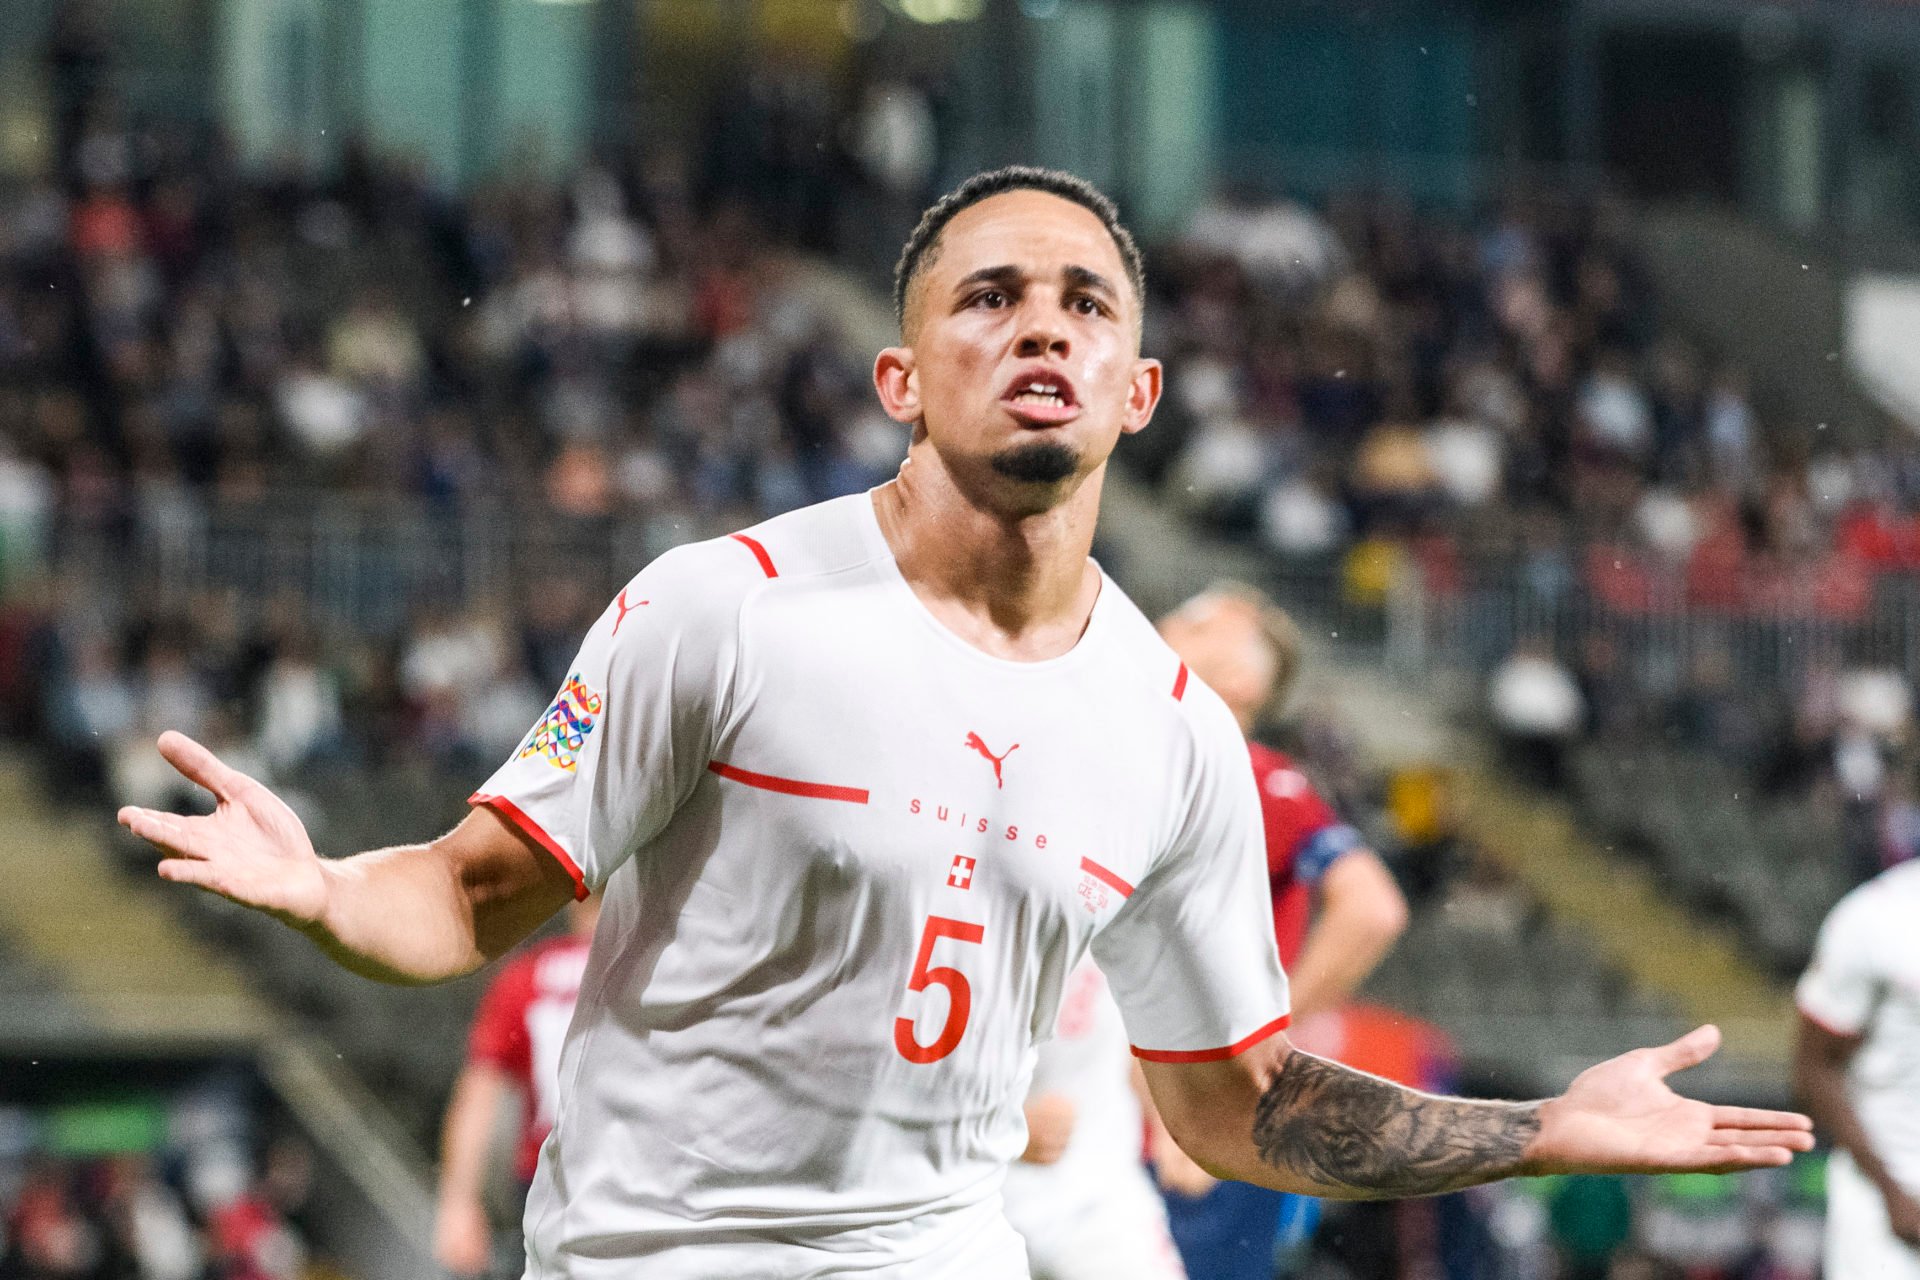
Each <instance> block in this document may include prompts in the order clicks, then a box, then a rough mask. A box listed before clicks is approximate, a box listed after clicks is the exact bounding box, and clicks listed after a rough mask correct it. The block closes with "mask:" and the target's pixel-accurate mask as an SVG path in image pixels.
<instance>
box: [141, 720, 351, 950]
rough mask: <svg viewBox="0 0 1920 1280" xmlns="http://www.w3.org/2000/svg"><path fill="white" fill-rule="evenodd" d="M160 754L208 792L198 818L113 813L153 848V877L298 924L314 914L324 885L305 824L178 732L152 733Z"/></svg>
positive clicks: (270, 795)
mask: <svg viewBox="0 0 1920 1280" xmlns="http://www.w3.org/2000/svg"><path fill="white" fill-rule="evenodd" d="M160 754H161V755H162V756H164V757H165V758H166V761H167V763H168V764H170V765H172V766H173V767H174V768H175V769H178V770H179V771H180V773H181V774H182V776H184V777H186V778H187V779H189V780H190V781H193V782H197V783H199V784H200V785H201V786H203V787H205V788H206V789H207V790H208V791H211V792H212V793H213V797H214V799H215V801H217V802H218V803H217V807H216V808H215V809H214V811H213V812H212V813H210V814H208V815H206V816H205V817H187V816H183V815H181V814H175V813H162V812H160V811H158V810H155V809H138V808H134V807H133V806H131V805H129V806H128V807H126V808H124V809H122V810H120V814H119V818H120V825H121V826H123V827H125V828H126V829H127V830H129V831H131V832H133V834H135V835H137V836H139V837H140V838H141V839H142V840H145V841H147V842H148V843H150V844H152V845H154V846H155V847H157V848H158V849H159V850H160V852H161V853H162V854H163V855H164V856H163V857H162V858H161V860H160V868H159V870H160V878H161V879H163V880H173V881H176V882H178V883H180V884H191V885H198V886H199V887H200V888H202V889H206V890H208V891H210V892H212V893H217V894H219V895H220V896H221V897H223V898H229V899H231V900H233V901H234V902H237V903H239V904H240V905H241V906H244V907H253V908H254V909H256V910H259V911H264V912H266V913H267V914H269V915H271V916H274V917H276V918H278V919H279V920H281V921H283V922H285V923H287V924H290V925H293V926H294V927H295V928H299V927H301V926H304V925H310V924H312V923H314V922H315V921H317V920H318V919H319V918H320V915H321V912H322V911H323V910H324V909H325V907H326V900H327V883H326V877H325V876H324V874H323V873H322V871H321V868H320V858H319V855H318V854H316V853H315V852H314V851H313V842H312V841H311V840H309V839H308V838H307V829H306V827H304V826H302V825H301V822H300V819H299V818H298V817H296V816H295V815H294V812H293V810H292V809H289V808H288V807H287V804H286V801H284V800H282V799H281V798H280V797H279V796H276V795H275V794H273V792H271V791H269V790H268V789H267V788H266V787H265V786H263V785H261V784H260V783H259V782H256V781H255V780H254V779H252V778H249V777H248V776H247V775H246V774H244V773H241V772H240V771H239V770H237V769H234V768H232V767H230V766H228V765H227V764H225V763H223V762H222V761H221V760H220V758H219V757H218V756H216V755H214V754H213V752H211V751H209V750H207V749H206V748H205V747H203V746H201V745H200V744H199V743H197V742H195V741H194V740H193V739H192V738H189V737H188V736H187V735H186V734H184V733H174V732H172V731H169V732H167V733H163V734H161V735H160Z"/></svg>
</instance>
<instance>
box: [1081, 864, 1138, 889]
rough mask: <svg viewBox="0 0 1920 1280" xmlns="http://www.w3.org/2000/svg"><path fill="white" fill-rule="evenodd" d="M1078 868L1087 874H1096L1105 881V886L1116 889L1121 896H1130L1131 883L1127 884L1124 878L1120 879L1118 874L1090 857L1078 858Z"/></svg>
mask: <svg viewBox="0 0 1920 1280" xmlns="http://www.w3.org/2000/svg"><path fill="white" fill-rule="evenodd" d="M1080 869H1081V870H1082V871H1084V872H1086V873H1087V874H1088V875H1092V876H1098V877H1099V878H1100V879H1102V880H1104V881H1106V882H1107V886H1108V887H1109V888H1111V889H1113V890H1115V891H1117V892H1118V893H1119V894H1120V896H1121V897H1123V898H1130V897H1132V896H1133V886H1132V885H1130V884H1128V883H1127V882H1126V881H1125V880H1122V879H1121V878H1120V877H1119V876H1117V875H1115V874H1114V873H1113V872H1111V871H1109V870H1107V869H1106V868H1105V867H1103V866H1101V865H1100V864H1099V863H1097V862H1095V861H1094V860H1093V859H1092V858H1082V859H1080Z"/></svg>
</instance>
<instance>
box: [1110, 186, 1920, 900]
mask: <svg viewBox="0 0 1920 1280" xmlns="http://www.w3.org/2000/svg"><path fill="white" fill-rule="evenodd" d="M1154 267H1155V272H1154V286H1155V289H1156V292H1157V294H1158V295H1159V296H1158V297H1157V298H1156V299H1155V303H1156V305H1155V306H1154V308H1153V309H1152V310H1151V311H1150V312H1149V333H1148V343H1149V346H1150V348H1151V349H1152V350H1154V352H1155V353H1156V354H1159V355H1163V356H1165V357H1167V358H1168V361H1169V391H1168V397H1167V401H1166V405H1165V408H1164V409H1163V412H1162V415H1161V417H1160V418H1159V419H1158V420H1157V423H1156V429H1155V431H1154V432H1151V433H1148V434H1147V435H1145V436H1142V437H1139V438H1138V441H1137V448H1135V449H1134V451H1133V453H1132V461H1133V462H1134V463H1135V464H1136V465H1137V466H1138V467H1139V468H1140V469H1141V470H1143V471H1144V472H1145V473H1146V474H1147V475H1148V476H1149V477H1151V478H1154V479H1156V480H1158V481H1159V482H1160V484H1161V486H1162V491H1163V492H1164V493H1165V494H1166V495H1167V497H1168V498H1169V500H1170V501H1172V502H1174V503H1176V504H1179V505H1182V506H1184V507H1185V508H1187V509H1188V510H1189V511H1190V512H1191V513H1192V514H1193V515H1194V516H1195V518H1197V519H1200V520H1203V521H1205V522H1207V523H1208V524H1210V525H1212V526H1214V527H1215V528H1217V529H1220V530H1223V531H1225V532H1228V533H1230V534H1233V535H1237V536H1241V537H1245V538H1249V539H1253V540H1256V541H1257V542H1258V543H1259V545H1261V546H1263V547H1264V548H1266V549H1267V550H1268V551H1269V552H1270V554H1271V556H1272V559H1273V562H1274V564H1275V565H1276V573H1277V575H1278V576H1280V577H1281V578H1282V579H1283V580H1285V579H1288V578H1292V579H1295V580H1315V579H1316V578H1318V579H1331V580H1332V581H1333V583H1334V584H1335V585H1334V586H1333V587H1332V588H1331V589H1332V590H1333V591H1334V592H1337V593H1338V594H1340V595H1342V596H1344V597H1345V598H1346V599H1347V600H1349V601H1353V600H1358V601H1362V602H1370V603H1372V604H1374V605H1377V606H1384V605H1385V603H1386V601H1387V599H1388V597H1389V595H1390V593H1391V592H1392V591H1393V590H1394V589H1395V588H1396V586H1399V585H1404V584H1405V583H1407V582H1410V581H1411V582H1417V583H1418V586H1419V591H1420V593H1421V595H1422V598H1423V600H1424V601H1425V604H1426V608H1427V609H1428V611H1429V612H1428V613H1427V615H1426V616H1428V617H1446V618H1448V619H1452V620H1457V625H1455V626H1454V628H1453V636H1454V642H1455V643H1456V644H1457V645H1458V646H1459V647H1460V648H1461V650H1463V652H1462V653H1460V654H1458V655H1450V656H1459V657H1463V658H1464V659H1465V660H1466V661H1467V662H1468V663H1469V664H1471V665H1472V666H1474V667H1475V668H1476V669H1478V670H1480V671H1483V672H1485V673H1486V674H1487V675H1488V677H1489V687H1488V693H1489V710H1490V713H1491V717H1492V720H1493V722H1494V724H1495V726H1496V727H1497V728H1498V729H1499V730H1500V731H1501V732H1502V734H1503V735H1504V736H1505V737H1506V738H1507V739H1508V741H1509V742H1510V743H1511V744H1512V745H1513V746H1514V747H1515V748H1516V750H1515V751H1514V752H1513V753H1512V758H1513V759H1514V761H1515V763H1516V765H1518V766H1519V767H1521V768H1522V769H1523V770H1525V772H1527V773H1528V774H1530V775H1532V776H1534V777H1535V778H1536V779H1537V780H1538V781H1540V782H1542V783H1544V784H1547V785H1559V784H1560V783H1561V782H1562V781H1563V779H1562V777H1561V767H1560V758H1561V755H1562V752H1563V751H1564V749H1565V748H1566V747H1567V746H1569V745H1570V744H1572V743H1575V742H1579V741H1582V740H1594V739H1599V740H1605V741H1610V742H1614V743H1622V744H1630V743H1632V742H1634V741H1636V740H1642V741H1643V740H1648V739H1655V738H1657V739H1659V740H1661V741H1663V742H1665V743H1671V744H1681V745H1685V746H1689V747H1694V748H1697V749H1699V750H1700V751H1702V752H1706V753H1710V754H1711V755H1713V756H1715V757H1717V758H1719V759H1721V760H1724V761H1727V762H1729V763H1731V764H1733V765H1735V766H1737V767H1739V768H1740V769H1741V770H1743V771H1744V773H1745V775H1746V776H1747V777H1748V779H1749V780H1750V782H1751V784H1752V786H1753V789H1754V790H1755V791H1756V792H1761V793H1765V794H1769V795H1774V796H1781V797H1798V798H1807V799H1811V800H1812V801H1814V802H1815V803H1819V804H1823V805H1827V806H1830V807H1834V808H1839V809H1845V810H1846V811H1848V814H1849V817H1850V820H1851V829H1852V830H1853V831H1854V832H1855V833H1856V837H1857V838H1856V839H1855V841H1854V843H1855V844H1856V846H1858V847H1857V848H1856V849H1855V851H1854V852H1855V858H1856V861H1857V862H1858V863H1859V864H1860V866H1861V867H1862V868H1863V870H1864V869H1867V868H1870V867H1874V866H1877V865H1879V864H1880V863H1881V862H1882V861H1893V860H1898V859H1899V858H1901V857H1905V856H1910V855H1911V853H1912V852H1913V849H1914V847H1915V845H1916V843H1920V839H1917V836H1916V830H1917V829H1920V821H1916V819H1915V817H1914V815H1915V813H1916V812H1920V786H1916V766H1915V763H1914V762H1913V760H1912V758H1911V751H1910V748H1909V742H1910V738H1911V702H1912V690H1911V688H1910V686H1909V684H1908V681H1907V679H1906V678H1905V676H1904V675H1903V674H1902V672H1901V670H1900V668H1901V667H1902V666H1903V665H1904V661H1905V658H1906V656H1907V654H1906V652H1905V647H1906V646H1909V645H1911V644H1912V643H1914V642H1915V641H1916V640H1920V626H1916V620H1920V610H1916V608H1915V607H1914V606H1915V605H1916V604H1920V595H1917V594H1916V593H1915V592H1914V590H1913V584H1914V582H1915V581H1916V579H1915V578H1914V576H1913V571H1914V570H1915V569H1917V568H1920V432H1915V431H1908V430H1906V429H1905V428H1904V427H1903V426H1901V425H1900V424H1888V433H1887V438H1886V439H1884V440H1883V441H1881V442H1879V443H1877V444H1875V445H1872V446H1871V447H1869V446H1865V445H1859V444H1850V445H1846V446H1843V445H1841V444H1839V443H1837V442H1833V441H1830V440H1829V438H1828V436H1827V435H1826V434H1825V424H1805V429H1804V430H1801V429H1789V425H1788V424H1786V423H1781V422H1771V423H1770V422H1768V421H1767V420H1766V416H1765V412H1764V405H1761V404H1758V403H1756V401H1755V399H1754V397H1753V395H1752V393H1751V391H1750V387H1749V380H1748V377H1747V375H1746V373H1745V371H1744V370H1742V369H1741V368H1739V367H1738V366H1737V365H1735V364H1732V363H1729V362H1727V361H1725V360H1723V359H1720V358H1718V357H1716V356H1715V355H1714V354H1713V353H1711V352H1709V351H1707V350H1705V349H1703V348H1702V347H1701V346H1699V345H1698V344H1696V343H1694V342H1691V341H1689V340H1688V339H1687V338H1686V337H1685V336H1684V335H1681V334H1678V333H1676V332H1674V331H1673V330H1672V329H1671V328H1669V327H1667V326H1665V325H1664V324H1663V323H1662V322H1661V319H1660V315H1659V312H1658V308H1657V307H1656V306H1655V305H1654V300H1653V293H1652V289H1651V288H1650V285H1649V282H1648V280H1647V279H1646V278H1645V275H1644V273H1643V272H1642V270H1641V269H1640V267H1639V264H1638V262H1637V260H1636V258H1635V255H1634V253H1633V251H1632V248H1631V244H1630V241H1629V237H1628V234H1627V223H1626V214H1625V211H1624V210H1623V209H1621V208H1618V207H1616V206H1614V205H1612V204H1610V203H1608V202H1607V201H1605V200H1584V199H1574V198H1571V197H1562V196H1557V195H1536V196H1514V197H1511V198H1508V199H1506V200H1503V201H1501V202H1499V203H1497V204H1496V205H1495V206H1494V207H1492V208H1490V209H1489V210H1487V211H1486V212H1485V213H1484V215H1482V216H1480V217H1478V218H1465V219H1450V218H1444V217H1434V216H1429V215H1426V214H1422V213H1419V212H1416V211H1414V210H1413V209H1411V208H1409V207H1407V206H1405V205H1403V204H1401V203H1399V202H1396V201H1393V200H1391V199H1357V198H1356V199H1348V200H1337V201H1334V202H1332V203H1331V204H1330V205H1329V206H1328V207H1327V208H1326V209H1325V210H1324V211H1319V210H1314V209H1309V208H1307V207H1305V206H1303V205H1299V204H1295V203H1291V202H1287V201H1273V200H1265V199H1254V198H1235V197H1232V196H1227V195H1223V196H1221V197H1219V198H1217V199H1215V200H1214V201H1212V202H1211V203H1210V204H1209V205H1207V206H1206V207H1205V208H1203V209H1201V210H1200V211H1199V213H1198V214H1197V215H1196V216H1195V218H1194V219H1193V220H1192V222H1191V223H1190V225H1189V226H1188V227H1187V228H1186V230H1185V232H1184V233H1183V234H1182V235H1181V236H1180V237H1179V239H1178V240H1176V241H1175V242H1174V243H1173V244H1171V245H1169V246H1167V247H1166V248H1165V250H1164V251H1163V252H1161V253H1160V254H1158V255H1157V256H1156V257H1155V259H1154ZM1156 437H1157V438H1156ZM1128 443H1129V444H1134V443H1136V442H1134V441H1129V442H1128ZM1889 619H1891V620H1892V621H1891V623H1889V621H1888V620H1889Z"/></svg>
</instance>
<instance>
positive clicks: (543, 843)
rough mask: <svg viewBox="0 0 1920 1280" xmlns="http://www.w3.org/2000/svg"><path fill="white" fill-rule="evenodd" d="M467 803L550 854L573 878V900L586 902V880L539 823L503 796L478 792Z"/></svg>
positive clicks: (564, 851)
mask: <svg viewBox="0 0 1920 1280" xmlns="http://www.w3.org/2000/svg"><path fill="white" fill-rule="evenodd" d="M467 803H468V804H483V805H485V806H486V807H487V808H489V809H491V810H493V811H494V812H495V813H497V814H499V815H500V816H501V817H503V818H505V819H506V820H507V821H508V822H511V823H512V824H513V825H514V826H516V827H518V828H520V830H521V831H522V832H523V833H525V834H526V835H527V837H528V838H530V839H531V840H532V841H533V842H534V843H535V844H537V845H539V846H540V847H541V848H542V849H545V850H546V851H547V852H548V853H550V854H552V855H553V856H554V860H555V861H557V862H558V863H559V864H560V869H561V870H563V871H565V872H566V873H567V874H568V875H569V876H571V877H573V896H574V900H575V901H577V902H584V901H586V897H587V878H586V877H585V876H583V875H581V874H580V868H579V867H578V866H576V865H575V864H574V861H573V859H572V858H570V857H568V856H567V851H566V850H565V849H562V848H561V847H560V842H559V841H558V840H555V839H554V838H553V837H552V836H550V835H548V834H547V833H546V831H545V830H543V829H542V828H541V826H540V824H539V823H537V822H535V821H534V820H533V819H532V818H530V817H528V816H527V811H526V810H525V809H522V808H521V807H520V806H519V805H517V804H515V803H514V802H513V801H511V800H509V799H507V798H506V797H505V796H490V795H483V794H482V793H480V792H478V791H476V792H474V793H473V794H472V795H470V796H468V797H467Z"/></svg>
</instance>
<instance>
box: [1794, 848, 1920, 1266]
mask: <svg viewBox="0 0 1920 1280" xmlns="http://www.w3.org/2000/svg"><path fill="white" fill-rule="evenodd" d="M1916 922H1920V863H1916V862H1907V863H1903V864H1901V865H1900V866H1897V867H1894V868H1893V869H1892V870H1890V871H1886V872H1883V873H1881V874H1880V875H1879V876H1877V877H1875V878H1874V879H1872V880H1869V881H1868V882H1867V883H1866V884H1863V885H1861V886H1860V887H1859V888H1857V889H1855V890H1854V891H1853V892H1852V893H1849V894H1848V895H1847V896H1846V897H1844V898H1842V899H1841V900H1840V903H1839V905H1838V906H1836V907H1834V909H1833V913H1832V914H1831V915H1829V916H1828V917H1827V922H1826V924H1825V925H1824V926H1823V927H1822V928H1821V930H1820V939H1819V942H1818V944H1817V946H1816V948H1815V951H1814V956H1813V963H1812V965H1810V966H1809V967H1808V969H1807V972H1806V974H1805V975H1804V976H1803V977H1802V978H1801V979H1800V985H1799V987H1798V989H1797V990H1796V991H1795V993H1794V994H1795V1001H1796V1003H1797V1004H1798V1005H1799V1007H1800V1036H1799V1044H1798V1046H1797V1048H1796V1051H1795V1055H1794V1083H1795V1085H1796V1086H1797V1088H1798V1090H1799V1093H1800V1098H1801V1100H1802V1101H1803V1102H1804V1103H1805V1104H1806V1108H1807V1111H1808V1113H1809V1114H1810V1115H1812V1116H1813V1118H1814V1122H1815V1123H1816V1124H1817V1125H1819V1126H1820V1128H1821V1129H1822V1130H1824V1131H1825V1134H1826V1136H1827V1138H1828V1139H1829V1140H1830V1141H1831V1142H1832V1143H1833V1144H1834V1146H1835V1147H1836V1148H1838V1150H1836V1151H1835V1152H1834V1155H1833V1158H1832V1159H1831V1160H1830V1161H1829V1162H1828V1165H1827V1245H1826V1276H1827V1280H1868V1278H1869V1277H1871V1280H1920V934H1916V933H1915V929H1914V926H1915V923H1916Z"/></svg>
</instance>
